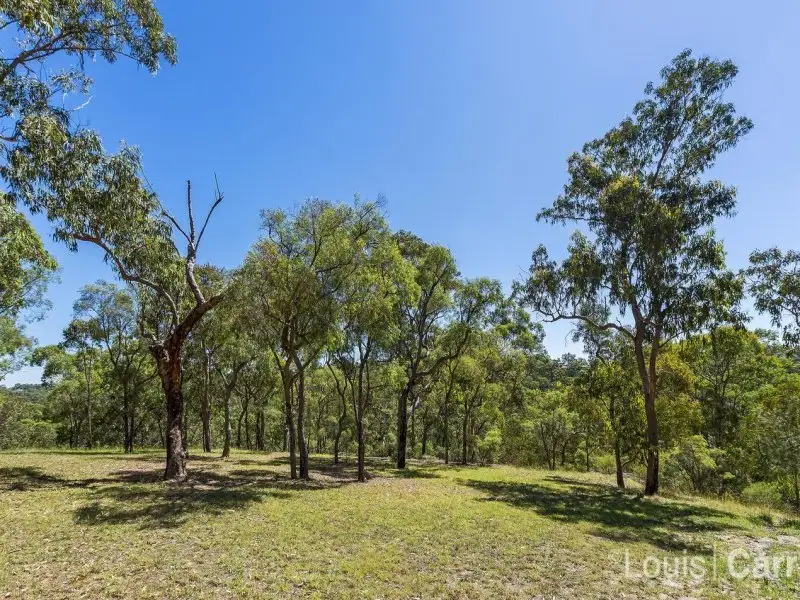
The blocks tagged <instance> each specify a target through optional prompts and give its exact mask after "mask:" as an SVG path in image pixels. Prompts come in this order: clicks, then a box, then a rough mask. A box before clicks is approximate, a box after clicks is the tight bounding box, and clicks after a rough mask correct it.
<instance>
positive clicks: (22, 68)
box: [0, 0, 222, 480]
mask: <svg viewBox="0 0 800 600" xmlns="http://www.w3.org/2000/svg"><path fill="white" fill-rule="evenodd" d="M5 14H6V16H7V18H6V22H5V25H6V26H14V27H16V28H17V29H18V30H19V31H20V32H21V33H22V36H21V39H22V42H21V43H22V47H21V48H20V50H19V52H18V53H17V54H16V55H15V56H14V57H11V58H8V59H6V60H5V66H4V69H3V70H2V71H0V83H2V84H3V85H2V88H3V93H4V99H3V100H2V102H4V103H5V105H6V106H4V107H3V108H7V109H8V110H4V111H3V112H2V114H5V115H12V117H11V118H12V119H14V117H13V115H20V117H19V118H18V119H16V120H15V121H14V122H12V123H8V122H6V124H5V125H6V134H5V136H4V137H5V138H7V139H6V140H5V141H6V144H7V145H6V146H5V147H4V150H5V154H6V161H7V162H6V164H5V165H3V168H2V175H3V176H4V178H5V179H6V181H7V183H8V188H9V194H8V196H9V197H10V199H11V201H12V202H22V203H23V204H24V205H26V206H28V207H29V208H30V209H31V210H32V211H34V212H37V211H43V212H45V213H46V215H47V217H48V219H49V220H50V221H51V222H53V224H54V226H55V237H56V239H58V240H61V241H64V242H65V243H66V244H67V245H68V247H69V248H70V249H72V250H75V249H76V248H77V242H79V241H82V242H87V243H91V244H94V245H96V246H98V247H100V248H101V249H102V250H103V251H104V252H105V256H106V259H107V260H108V261H109V262H110V263H111V265H112V267H113V268H114V269H115V271H116V272H117V274H118V275H119V276H120V277H121V278H122V279H123V280H124V281H126V282H128V283H130V284H137V285H139V286H141V287H142V288H146V290H147V292H146V293H147V294H149V295H150V296H151V298H150V300H151V304H152V303H160V304H161V305H162V306H161V308H162V311H161V312H165V313H167V314H168V315H169V316H168V319H167V320H166V322H162V323H158V324H157V326H156V327H155V329H154V330H151V331H150V332H149V334H148V339H149V347H150V351H151V354H152V355H153V357H154V358H155V361H156V367H157V371H158V374H159V377H160V379H161V383H162V388H163V391H164V395H165V397H166V405H167V421H168V424H167V439H168V443H167V461H166V463H167V464H166V468H165V471H164V477H165V478H166V479H178V480H180V479H183V478H185V476H186V465H185V463H186V457H185V452H184V449H183V443H182V435H181V430H180V424H181V419H182V416H183V395H182V391H181V351H182V349H183V345H184V343H185V341H186V338H187V337H188V335H189V333H190V332H191V330H192V329H193V328H194V326H195V325H196V324H197V323H198V322H199V321H200V319H202V317H203V315H204V314H205V313H206V312H208V311H209V310H211V309H213V308H214V306H216V305H217V304H218V303H219V302H220V301H221V300H222V295H220V294H214V295H212V296H210V297H209V298H206V297H205V293H204V292H203V290H201V288H200V286H199V285H198V283H197V281H196V279H195V276H194V265H195V262H196V258H197V249H198V246H199V244H200V241H201V240H202V237H203V234H204V232H205V228H206V225H207V224H208V217H210V215H211V212H213V208H212V209H211V211H209V213H208V217H207V218H206V219H205V222H204V223H203V224H202V225H201V226H200V227H198V228H197V229H196V228H195V220H194V215H193V212H192V201H191V193H189V194H188V195H187V204H188V212H189V215H188V221H189V223H188V231H187V230H184V229H183V228H182V227H181V226H180V225H179V223H178V222H177V221H176V220H175V219H174V218H172V217H171V216H169V215H167V214H166V213H165V212H164V210H163V208H162V206H161V204H160V203H159V201H158V199H157V197H156V196H155V194H154V193H152V192H151V191H150V190H148V189H147V188H146V187H145V185H144V184H143V183H142V180H141V178H140V175H139V174H140V172H141V164H140V157H139V153H138V152H137V151H136V150H135V149H133V148H131V147H128V146H124V145H123V146H122V147H121V149H120V150H119V152H117V153H115V154H110V153H107V152H106V151H105V150H104V149H103V146H102V143H101V141H100V137H99V136H98V135H97V133H96V132H94V131H92V130H90V129H86V128H76V127H74V126H73V125H72V123H71V121H70V111H69V110H65V109H63V108H62V107H60V106H59V105H58V104H56V99H58V100H59V101H60V99H61V97H62V96H63V94H64V93H69V92H79V93H82V94H86V93H87V92H88V85H89V79H88V77H86V75H85V73H84V72H83V71H82V70H81V69H76V68H72V69H67V70H61V71H56V72H55V73H54V74H52V75H51V73H53V72H52V71H51V70H50V69H47V68H43V69H37V68H36V67H38V66H44V65H46V64H47V63H48V59H51V58H53V57H55V56H56V55H58V54H63V55H67V56H71V57H74V58H75V59H77V60H78V63H79V64H83V61H84V60H85V59H86V58H91V57H93V56H94V55H98V54H99V55H101V56H102V57H103V58H105V59H106V60H108V61H110V62H113V61H114V60H115V59H116V58H117V57H118V56H130V57H131V58H132V59H133V60H134V61H135V62H137V63H138V64H140V65H142V66H144V67H145V68H147V69H148V70H150V71H151V72H155V71H157V69H158V66H159V61H160V60H161V59H164V60H166V61H167V62H170V63H172V62H175V41H174V39H173V38H172V37H171V36H169V35H168V34H166V33H165V32H164V30H163V23H162V20H161V17H160V15H159V14H158V12H157V11H156V10H155V8H154V6H153V3H152V2H151V1H149V0H144V1H139V0H136V1H133V0H122V1H119V2H101V3H98V2H92V1H85V2H57V3H39V4H36V3H34V4H31V3H28V2H19V3H13V4H12V9H11V10H10V11H6V13H5ZM221 200H222V196H221V194H219V193H217V197H216V199H215V201H214V204H213V207H214V208H215V207H216V206H217V205H218V204H219V202H220V201H221ZM173 227H174V228H175V229H176V230H177V231H178V232H179V233H180V234H181V235H182V236H183V238H185V241H186V243H187V251H186V254H185V255H181V254H180V252H178V250H177V248H176V246H175V243H174V242H173V240H172V237H171V234H172V228H173ZM198 230H199V231H198ZM184 290H186V291H188V292H190V299H187V298H186V297H185V296H186V294H185V292H184ZM156 312H158V311H156ZM151 314H153V312H152V311H151Z"/></svg>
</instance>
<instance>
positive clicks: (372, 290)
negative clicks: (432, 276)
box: [327, 218, 414, 482]
mask: <svg viewBox="0 0 800 600" xmlns="http://www.w3.org/2000/svg"><path fill="white" fill-rule="evenodd" d="M353 261H354V262H353V265H354V270H353V272H352V275H351V276H350V277H348V279H347V281H346V282H345V284H344V285H343V286H342V287H341V288H340V290H339V295H338V302H339V312H338V315H339V329H340V335H339V337H338V339H337V340H336V343H334V344H333V345H332V346H331V347H330V349H329V352H328V357H327V365H328V369H329V370H330V373H331V377H332V379H333V381H334V388H335V390H336V393H337V396H338V397H339V399H340V402H341V404H342V407H343V408H342V410H341V412H340V413H339V418H338V422H337V432H336V438H335V440H334V462H337V461H338V454H339V437H340V435H341V431H342V425H343V420H344V418H345V417H346V407H347V405H348V403H349V404H350V405H351V407H352V410H353V421H354V424H355V429H356V432H355V433H356V436H355V437H356V443H357V446H358V449H357V457H358V458H357V462H358V481H361V482H363V481H365V480H366V472H365V468H364V458H365V453H366V429H365V415H366V414H367V412H368V411H369V410H370V408H371V405H372V402H373V400H374V392H375V389H376V388H377V387H379V386H380V385H382V384H381V383H379V382H378V380H379V379H381V377H380V375H379V373H378V372H377V371H378V370H379V369H380V365H381V364H386V363H387V362H388V361H389V360H390V359H391V354H390V351H391V348H392V346H393V344H394V343H395V342H396V340H397V338H398V336H399V334H400V331H399V327H398V322H397V319H396V318H395V315H396V312H397V308H398V306H399V305H400V303H402V302H403V301H405V300H406V299H407V298H408V296H409V294H411V293H412V292H411V290H412V288H413V286H414V280H413V276H414V273H413V269H412V268H411V266H410V264H409V263H407V262H406V261H404V260H403V258H402V257H401V255H400V250H399V248H398V245H397V243H396V240H395V238H394V237H393V236H392V235H391V233H390V232H389V229H388V227H387V225H386V223H385V221H384V220H383V219H382V218H381V219H377V220H376V222H375V225H374V227H373V228H372V230H371V231H370V233H369V236H368V237H366V238H364V243H362V244H360V245H359V247H358V251H357V252H356V253H355V254H354V257H353Z"/></svg>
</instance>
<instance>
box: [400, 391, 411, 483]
mask: <svg viewBox="0 0 800 600" xmlns="http://www.w3.org/2000/svg"><path fill="white" fill-rule="evenodd" d="M411 388H412V384H411V383H410V382H409V383H408V384H406V386H405V387H404V388H403V391H402V393H401V394H400V398H398V400H397V468H398V469H405V468H406V445H407V435H408V397H409V396H410V395H411Z"/></svg>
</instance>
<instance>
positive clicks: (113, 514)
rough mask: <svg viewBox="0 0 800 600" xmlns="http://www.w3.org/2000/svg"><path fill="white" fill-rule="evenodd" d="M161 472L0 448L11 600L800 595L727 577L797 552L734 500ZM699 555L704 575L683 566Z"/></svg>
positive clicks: (777, 584)
mask: <svg viewBox="0 0 800 600" xmlns="http://www.w3.org/2000/svg"><path fill="white" fill-rule="evenodd" d="M162 460H163V459H162V457H161V454H160V453H146V454H138V455H134V456H125V455H122V454H117V453H110V452H109V453H107V452H79V453H63V452H62V453H16V454H10V453H0V598H2V597H10V598H18V597H19V598H45V597H47V598H59V597H70V598H75V597H78V598H81V597H83V598H100V597H124V598H133V597H142V598H167V597H169V598H178V597H185V598H202V597H206V598H224V597H287V598H288V597H292V598H295V597H318V598H339V597H353V598H439V597H447V598H529V597H542V598H551V597H555V598H596V597H600V598H621V597H624V598H659V597H663V598H693V597H694V598H708V597H712V598H714V597H721V598H722V597H724V598H729V597H736V598H753V597H756V596H759V597H775V598H784V597H786V598H789V597H797V596H798V595H800V585H798V582H800V572H797V573H795V575H794V577H791V578H787V577H785V576H783V575H785V574H784V573H782V572H779V573H778V574H777V577H776V576H774V575H770V576H769V577H767V578H753V577H748V578H745V579H742V580H738V579H735V578H733V577H731V576H729V575H728V574H727V572H726V566H725V565H726V557H725V553H726V552H728V551H730V550H731V549H735V548H738V549H740V552H745V551H746V552H748V553H750V555H751V556H754V555H756V554H762V553H763V554H766V555H769V556H777V555H783V554H792V555H797V553H798V551H800V546H798V544H800V529H798V528H800V524H797V523H795V522H793V521H792V520H791V519H789V518H788V517H787V516H786V515H781V514H777V513H770V512H768V511H766V512H765V511H764V510H759V509H756V508H753V507H745V506H742V505H739V504H735V503H731V502H727V503H723V502H719V501H712V500H704V499H692V498H659V499H644V498H640V497H638V496H637V494H636V493H635V492H629V493H619V492H617V491H616V490H615V489H614V487H612V486H611V485H610V483H611V482H610V480H609V479H607V478H606V477H603V476H599V475H582V474H578V473H566V472H546V471H534V470H527V469H516V468H511V467H484V468H478V467H470V468H459V467H443V466H441V465H412V467H411V468H410V469H408V470H406V471H402V472H399V471H396V470H393V469H391V468H389V466H388V465H386V464H381V463H373V464H372V465H371V468H370V470H371V472H372V473H373V474H374V475H375V478H373V479H372V480H371V481H369V482H368V483H366V484H357V483H351V480H352V479H353V475H354V474H353V469H352V467H349V466H348V467H343V468H333V467H331V466H330V460H329V459H323V458H319V459H315V460H314V462H313V464H312V468H313V470H314V472H313V476H312V480H311V481H310V482H306V483H295V482H291V481H290V480H289V479H288V478H287V475H288V471H287V468H286V466H285V458H284V457H282V456H280V455H267V456H265V455H259V454H255V453H253V454H248V453H237V454H235V455H234V456H233V457H232V458H231V459H230V460H227V461H222V460H220V459H217V458H203V457H197V458H193V459H192V460H191V461H190V464H189V469H190V473H191V475H190V480H189V482H187V483H186V484H183V485H174V484H164V483H162V482H160V480H159V477H160V474H161V469H162ZM626 551H627V559H626ZM648 556H652V557H654V558H652V559H650V562H649V563H648V565H649V568H650V573H651V574H652V573H654V571H655V569H656V568H657V567H658V568H660V569H662V574H661V576H658V577H650V576H648V575H647V574H646V573H644V572H643V571H644V568H643V561H644V560H645V559H646V558H647V557H648ZM691 558H699V559H700V560H701V561H702V564H703V565H705V568H706V570H707V573H706V576H705V577H702V578H699V577H698V578H694V577H693V575H696V574H697V573H696V572H694V571H692V572H687V571H685V570H684V569H681V568H680V566H681V564H684V563H682V561H684V560H685V561H688V560H690V559H691ZM664 559H667V560H668V567H669V573H667V575H666V576H663V575H664V571H663V560H664ZM672 559H677V560H678V568H677V569H676V565H675V563H674V561H673V560H672ZM626 562H627V565H628V569H627V573H626ZM739 562H740V564H741V565H745V566H746V565H748V564H750V563H749V562H748V559H742V560H740V561H739ZM659 564H661V567H659V566H658V565H659ZM715 568H716V569H717V574H716V576H714V573H713V570H714V569H715ZM798 571H800V565H799V566H798Z"/></svg>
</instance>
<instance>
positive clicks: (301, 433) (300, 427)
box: [297, 365, 308, 479]
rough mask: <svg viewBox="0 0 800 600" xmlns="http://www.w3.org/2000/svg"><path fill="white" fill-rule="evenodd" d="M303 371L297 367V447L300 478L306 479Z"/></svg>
mask: <svg viewBox="0 0 800 600" xmlns="http://www.w3.org/2000/svg"><path fill="white" fill-rule="evenodd" d="M305 410H306V391H305V369H304V368H302V365H299V368H298V373H297V445H298V450H299V451H300V478H301V479H308V444H307V441H306V432H305Z"/></svg>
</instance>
